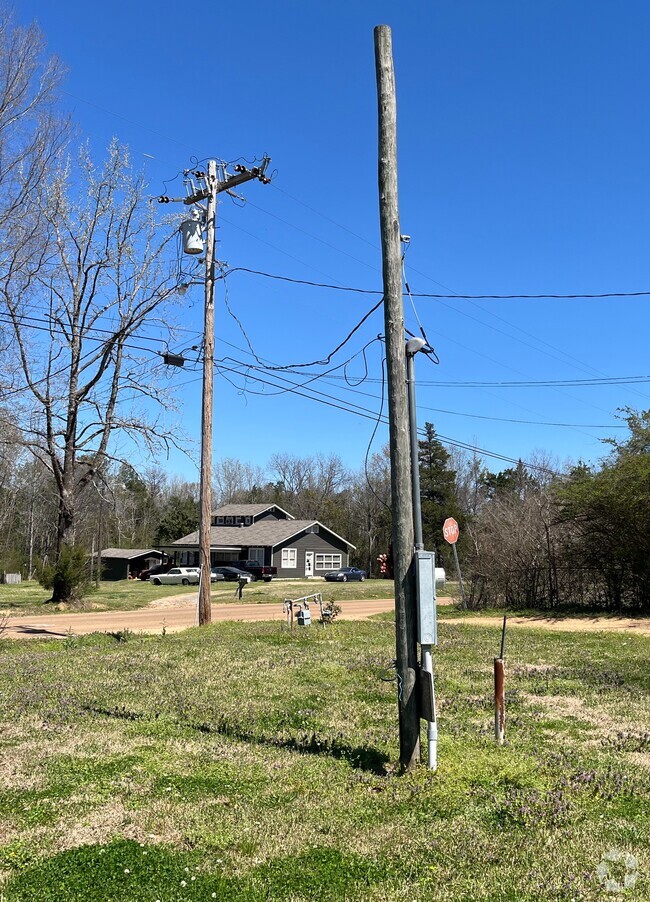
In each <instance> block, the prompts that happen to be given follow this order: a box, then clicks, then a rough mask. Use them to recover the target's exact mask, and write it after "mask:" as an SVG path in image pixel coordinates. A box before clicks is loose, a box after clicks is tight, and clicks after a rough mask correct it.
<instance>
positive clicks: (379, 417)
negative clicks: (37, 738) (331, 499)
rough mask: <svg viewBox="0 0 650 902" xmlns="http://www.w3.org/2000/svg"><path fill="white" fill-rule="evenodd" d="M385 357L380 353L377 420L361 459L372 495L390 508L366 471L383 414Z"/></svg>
mask: <svg viewBox="0 0 650 902" xmlns="http://www.w3.org/2000/svg"><path fill="white" fill-rule="evenodd" d="M385 363H386V357H385V356H384V355H382V358H381V401H380V404H379V413H378V414H377V420H376V422H375V426H374V428H373V430H372V434H371V436H370V440H369V441H368V447H367V448H366V453H365V456H364V459H363V472H364V475H365V477H366V483H367V485H368V488H369V489H370V491H371V493H372V495H373V496H374V497H375V499H376V500H377V501H378V502H379V503H380V504H381V505H382V506H383V507H384V508H385V509H386V510H390V505H389V504H386V502H385V501H384V499H383V498H380V497H379V495H378V494H377V492H375V490H374V488H373V486H372V483H371V481H370V474H369V473H368V458H369V457H370V449H371V448H372V443H373V442H374V440H375V436H376V435H377V430H378V429H379V424H380V423H381V421H382V417H383V415H384V388H385V384H386V370H385Z"/></svg>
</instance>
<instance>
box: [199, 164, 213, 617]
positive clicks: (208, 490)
mask: <svg viewBox="0 0 650 902" xmlns="http://www.w3.org/2000/svg"><path fill="white" fill-rule="evenodd" d="M207 186H208V196H207V214H206V252H205V310H204V326H203V399H202V404H201V410H202V415H201V487H200V497H201V504H200V522H199V563H200V565H201V576H202V579H201V582H200V584H199V626H204V625H205V624H207V623H210V621H211V620H212V600H211V591H212V587H211V584H210V583H211V580H210V571H211V565H212V561H211V555H210V548H211V544H212V543H211V536H212V529H211V527H212V407H213V404H214V270H215V232H216V222H215V220H216V215H217V164H216V162H215V160H210V162H209V163H208V178H207Z"/></svg>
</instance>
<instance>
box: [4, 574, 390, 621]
mask: <svg viewBox="0 0 650 902" xmlns="http://www.w3.org/2000/svg"><path fill="white" fill-rule="evenodd" d="M236 586H237V584H236V583H218V584H214V583H213V585H212V601H213V603H214V604H226V603H232V602H233V601H235V600H237V599H235V591H236ZM196 591H197V589H196V586H154V585H152V584H151V583H150V582H140V580H138V579H136V580H120V581H118V582H106V581H105V582H102V583H101V584H100V586H99V588H98V589H95V587H94V586H93V588H92V589H91V590H90V591H89V592H88V594H87V595H86V597H85V598H84V600H83V606H82V607H81V608H79V610H86V611H133V610H136V609H137V608H143V607H146V606H147V605H148V604H150V603H151V602H152V601H156V600H157V599H160V598H169V597H170V596H174V595H188V596H193V597H196ZM313 592H322V594H323V598H324V600H325V601H340V600H341V599H346V598H357V599H360V598H390V597H391V595H392V592H393V583H392V581H389V580H385V579H368V580H365V581H364V582H362V583H360V582H358V583H327V582H325V580H323V579H316V580H293V579H285V580H272V582H270V583H265V582H254V583H249V585H247V586H246V587H245V588H244V594H243V597H242V599H241V600H242V602H247V603H249V604H264V603H274V604H282V602H283V601H284V599H285V598H299V597H300V596H301V595H308V594H312V593H313ZM50 595H51V593H50V592H49V591H48V590H47V589H44V588H43V587H42V586H40V585H39V584H38V583H37V582H36V581H34V580H32V581H29V582H23V583H20V584H19V585H16V586H4V585H0V616H2V615H3V614H8V615H10V616H11V615H12V614H36V613H38V612H39V611H47V613H48V614H55V613H56V612H57V611H58V610H64V608H63V607H59V606H56V605H48V604H47V599H48V598H49V597H50ZM189 600H190V598H189V597H188V601H189Z"/></svg>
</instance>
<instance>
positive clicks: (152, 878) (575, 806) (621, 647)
mask: <svg viewBox="0 0 650 902" xmlns="http://www.w3.org/2000/svg"><path fill="white" fill-rule="evenodd" d="M499 633H500V631H499V630H498V629H490V628H486V627H481V626H480V625H472V626H465V625H463V624H458V625H456V624H445V623H444V622H441V624H440V646H439V648H438V650H437V651H436V653H435V660H436V670H437V681H436V690H437V701H438V708H439V726H440V745H439V763H440V766H439V770H438V772H437V773H435V774H432V773H430V772H429V771H427V770H426V769H425V768H419V769H418V770H416V771H415V772H413V773H410V774H407V775H404V776H400V775H399V774H398V773H397V770H396V759H397V755H398V745H397V735H396V734H397V728H396V708H397V698H396V696H397V686H396V683H395V682H392V681H391V680H390V677H391V666H390V665H391V660H392V658H393V657H394V625H393V624H392V623H391V622H390V619H389V618H381V619H377V620H375V621H370V622H365V623H348V622H341V623H335V624H334V625H332V626H330V627H328V628H326V629H323V628H321V627H315V626H314V627H312V628H311V629H304V630H295V631H293V633H291V632H289V631H287V629H286V628H285V626H284V625H283V624H281V623H251V624H248V623H223V624H214V625H212V626H210V627H208V628H204V629H201V630H199V629H195V630H188V631H187V632H184V633H179V634H174V635H171V636H165V637H160V636H157V637H141V636H131V637H128V638H127V641H125V642H119V643H118V642H115V641H114V640H112V639H111V638H110V637H108V636H99V635H93V636H87V637H82V638H77V639H75V640H74V641H70V642H67V641H64V642H59V643H53V642H36V641H33V640H32V641H30V642H13V643H10V642H8V641H4V642H2V643H0V712H1V714H0V717H1V718H2V731H1V732H0V751H1V754H0V874H1V875H2V876H3V877H4V885H3V886H0V893H1V894H3V895H4V899H5V900H7V902H21V900H34V899H38V900H61V902H64V900H79V902H82V900H83V902H86V900H87V902H95V900H97V902H99V900H106V902H108V900H110V902H119V900H134V902H135V900H138V902H139V900H149V899H150V900H152V902H154V900H156V899H160V900H161V902H163V900H183V899H186V900H199V899H200V900H205V899H207V900H209V899H211V898H218V899H222V900H242V902H243V900H253V902H255V900H260V902H261V900H274V899H278V900H286V902H298V900H308V899H309V900H339V899H340V900H376V902H380V900H381V902H393V900H395V902H397V900H405V902H407V900H408V902H412V900H418V902H419V900H422V902H424V900H430V899H441V900H442V899H444V900H452V902H453V900H470V899H471V900H501V899H503V900H513V902H514V900H517V902H519V900H549V899H550V900H569V899H576V900H592V899H593V900H597V899H603V898H609V897H610V895H609V894H605V893H604V890H603V887H602V886H601V882H600V878H599V875H598V871H597V869H598V866H599V864H600V863H601V861H602V859H603V856H604V855H606V854H608V853H609V852H610V850H612V849H613V850H617V851H619V852H621V853H622V855H623V856H625V855H626V854H627V855H629V856H633V858H634V859H636V860H637V861H638V867H637V870H638V880H637V882H636V885H635V886H634V887H633V888H630V889H628V890H627V891H626V892H625V894H624V898H625V899H626V900H627V899H630V900H641V899H647V898H649V897H650V880H649V879H648V878H649V874H650V806H649V805H648V801H647V800H648V798H649V797H650V716H649V715H650V704H649V701H648V700H649V698H650V672H649V670H648V667H647V661H648V651H649V650H650V640H647V639H644V638H643V637H639V636H630V635H627V634H617V635H607V634H604V633H591V634H571V633H564V634H557V633H554V634H547V633H544V632H542V631H539V630H529V631H528V630H524V629H519V630H517V631H514V630H513V632H512V634H511V635H510V636H509V640H508V657H507V682H506V690H507V734H506V735H507V741H506V744H505V745H504V746H503V747H497V746H496V745H495V744H494V740H493V736H492V723H493V719H492V718H493V714H492V705H491V680H492V673H491V671H492V658H493V657H494V654H495V646H498V642H499ZM631 860H632V859H629V860H628V861H629V862H631ZM608 866H609V867H610V869H611V873H612V876H614V877H618V878H620V879H621V880H622V879H623V877H624V867H625V861H624V858H623V859H622V860H620V861H615V862H609V864H608ZM192 878H195V879H192ZM213 894H216V895H214V896H213Z"/></svg>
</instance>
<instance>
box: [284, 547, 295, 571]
mask: <svg viewBox="0 0 650 902" xmlns="http://www.w3.org/2000/svg"><path fill="white" fill-rule="evenodd" d="M297 566H298V549H297V548H283V549H282V569H283V570H295V569H296V567H297Z"/></svg>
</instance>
